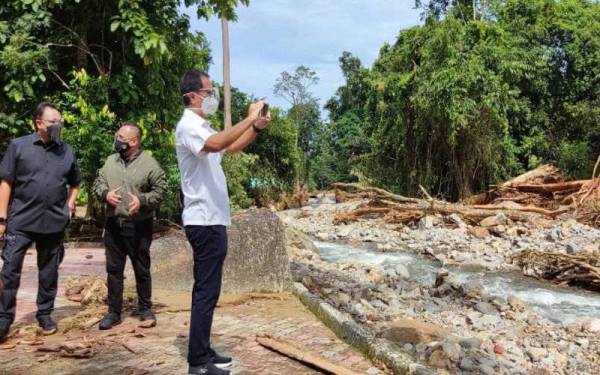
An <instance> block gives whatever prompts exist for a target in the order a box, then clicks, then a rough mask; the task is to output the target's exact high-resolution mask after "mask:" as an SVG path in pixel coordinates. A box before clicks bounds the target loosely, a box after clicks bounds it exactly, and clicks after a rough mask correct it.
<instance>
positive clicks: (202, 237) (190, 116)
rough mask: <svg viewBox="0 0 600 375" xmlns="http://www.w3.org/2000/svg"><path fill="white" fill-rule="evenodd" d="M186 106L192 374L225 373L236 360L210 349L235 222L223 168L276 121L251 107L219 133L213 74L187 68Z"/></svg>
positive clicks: (183, 141)
mask: <svg viewBox="0 0 600 375" xmlns="http://www.w3.org/2000/svg"><path fill="white" fill-rule="evenodd" d="M180 90H181V95H183V102H184V104H185V106H186V109H185V110H184V112H183V115H182V116H181V119H180V120H179V122H178V123H177V128H176V130H175V147H176V151H177V161H178V163H179V170H180V172H181V189H182V191H183V200H184V208H183V214H182V220H183V225H184V227H185V234H186V236H187V238H188V240H189V242H190V244H191V246H192V249H193V251H194V289H193V295H192V314H191V315H192V317H191V322H190V337H189V351H188V362H189V365H190V367H189V374H204V375H225V374H229V371H226V370H224V368H226V367H229V366H230V365H231V358H229V357H226V356H223V355H220V354H217V353H216V352H215V351H214V350H213V349H212V348H211V347H210V331H211V326H212V319H213V313H214V309H215V306H216V304H217V300H218V299H219V294H220V293H221V277H222V274H223V262H224V260H225V256H226V255H227V228H226V227H227V226H228V225H230V224H231V218H230V210H229V196H228V193H227V182H226V180H225V174H224V173H223V169H222V168H221V159H222V157H223V153H224V152H238V151H241V150H243V149H244V148H245V147H246V146H247V145H248V144H250V143H251V142H252V141H253V140H254V139H255V138H256V136H257V135H258V133H260V132H261V131H262V130H263V129H264V128H266V127H267V126H268V124H269V122H270V121H271V118H270V114H267V115H266V116H264V117H261V116H260V112H261V110H262V108H263V106H264V105H265V103H264V102H262V101H258V102H256V103H253V104H251V105H250V107H249V109H248V116H247V117H246V118H245V119H243V120H242V121H240V122H239V123H238V124H236V125H234V126H232V127H231V128H229V129H225V130H223V131H221V132H217V131H215V130H214V129H212V128H211V127H210V122H209V121H208V120H207V119H208V117H209V116H210V115H211V114H213V113H215V112H216V111H217V109H218V107H219V95H218V91H217V90H215V89H213V86H212V82H211V80H210V77H209V76H208V74H206V73H205V72H200V71H198V70H189V71H187V72H186V73H185V74H184V75H183V77H182V79H181V83H180Z"/></svg>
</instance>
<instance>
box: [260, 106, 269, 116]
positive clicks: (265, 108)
mask: <svg viewBox="0 0 600 375" xmlns="http://www.w3.org/2000/svg"><path fill="white" fill-rule="evenodd" d="M267 114H269V104H268V103H265V104H264V105H263V107H262V109H261V110H260V117H267Z"/></svg>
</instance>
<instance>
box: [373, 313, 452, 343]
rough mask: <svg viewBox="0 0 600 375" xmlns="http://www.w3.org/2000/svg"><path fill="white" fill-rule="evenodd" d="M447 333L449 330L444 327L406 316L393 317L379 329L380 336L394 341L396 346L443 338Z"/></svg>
mask: <svg viewBox="0 0 600 375" xmlns="http://www.w3.org/2000/svg"><path fill="white" fill-rule="evenodd" d="M448 334H449V331H448V330H447V329H446V328H444V327H441V326H438V325H436V324H433V323H427V322H423V321H419V320H414V319H408V318H399V319H395V320H393V321H391V322H390V323H389V324H387V325H386V326H385V327H384V328H383V329H382V331H381V335H382V337H384V338H386V339H388V340H390V341H392V342H394V343H395V344H397V345H398V346H403V345H404V344H413V345H415V344H420V343H428V342H431V341H434V340H440V339H443V338H445V337H446V336H447V335H448Z"/></svg>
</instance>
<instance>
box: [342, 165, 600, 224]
mask: <svg viewBox="0 0 600 375" xmlns="http://www.w3.org/2000/svg"><path fill="white" fill-rule="evenodd" d="M598 160H599V162H600V158H599V159H598ZM597 168H598V163H597V164H596V168H595V170H594V176H595V175H596V169H597ZM332 188H333V189H335V198H336V202H338V203H340V202H344V201H347V200H352V199H368V200H369V204H368V205H367V206H366V207H360V208H358V209H356V210H354V211H351V212H348V213H342V214H338V215H337V216H336V217H335V219H334V223H335V224H342V223H349V222H352V221H356V220H357V219H358V218H360V217H365V218H370V217H381V216H383V217H384V219H385V221H386V222H389V223H403V224H410V225H414V224H415V223H416V222H418V221H419V220H420V219H421V218H422V217H423V216H425V215H427V214H441V215H450V214H458V215H460V216H462V217H463V218H464V219H465V220H466V221H467V222H470V223H471V224H477V223H479V222H481V221H482V220H483V219H485V218H487V217H491V216H496V215H498V214H503V215H505V216H506V217H507V218H508V219H510V220H512V221H531V220H534V219H535V218H539V217H545V218H547V219H555V218H557V217H558V216H559V215H562V214H566V213H570V214H572V217H575V218H576V219H577V220H578V221H580V222H582V223H585V224H589V225H592V226H595V227H599V228H600V176H599V177H597V178H592V179H591V180H576V181H565V180H564V179H563V177H562V175H561V173H560V171H559V170H558V169H557V168H555V167H553V166H550V165H543V166H541V167H539V168H536V169H534V170H532V171H529V172H527V173H525V174H523V175H520V176H518V177H516V178H514V179H511V180H509V181H506V182H505V183H503V184H501V185H497V186H493V187H492V189H490V190H489V191H487V192H485V193H482V194H479V195H476V196H473V197H470V198H468V199H465V200H463V201H461V202H458V203H449V202H446V201H442V200H437V199H434V198H432V197H431V196H430V195H429V194H428V193H427V191H425V189H423V188H422V187H421V190H422V192H423V194H424V196H425V199H418V198H411V197H404V196H401V195H397V194H393V193H390V192H388V191H385V190H383V189H379V188H375V187H362V186H360V185H358V184H346V183H335V184H333V185H332Z"/></svg>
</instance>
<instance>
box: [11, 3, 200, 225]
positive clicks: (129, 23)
mask: <svg viewBox="0 0 600 375" xmlns="http://www.w3.org/2000/svg"><path fill="white" fill-rule="evenodd" d="M0 20H1V21H0V66H1V68H0V88H1V89H2V90H1V91H0V124H2V125H0V154H1V153H3V152H4V148H5V146H6V144H7V143H8V141H9V140H10V139H12V138H13V137H16V136H20V135H23V134H26V133H28V132H31V131H32V130H33V127H32V125H31V118H32V114H33V110H34V108H35V105H36V104H37V103H38V102H40V101H41V100H43V99H49V100H52V101H55V102H57V103H58V104H59V106H60V109H61V110H62V112H63V115H64V117H65V120H66V129H65V139H66V140H67V141H68V142H69V143H71V144H72V145H73V148H74V150H75V152H76V154H77V158H78V160H79V163H80V165H81V170H82V172H83V174H84V183H83V189H84V192H83V194H82V196H83V197H85V196H86V191H85V189H86V188H88V187H89V186H90V183H91V181H93V179H94V177H95V173H96V171H97V170H98V169H99V168H100V166H101V165H102V163H103V161H104V159H105V158H106V156H107V155H108V154H109V153H110V152H111V146H112V141H113V135H114V132H115V130H116V129H117V127H118V123H120V122H122V121H126V120H134V121H137V122H138V123H139V124H140V125H141V126H142V128H143V130H144V145H145V147H146V149H148V150H150V151H154V156H156V158H157V159H158V160H159V162H160V163H161V165H162V166H163V168H164V169H165V170H166V171H167V174H168V177H169V183H170V189H169V192H168V197H167V201H166V202H165V204H164V205H163V210H162V211H161V212H162V213H163V214H165V215H168V216H170V217H175V216H176V214H177V209H178V203H177V192H178V191H179V181H178V180H179V174H178V171H177V167H176V160H175V152H174V146H173V142H172V136H171V133H172V130H173V127H174V125H175V124H176V122H177V119H178V118H179V116H180V115H181V111H182V108H183V106H182V100H181V96H180V95H179V90H178V85H179V79H180V77H181V75H182V74H183V72H184V71H186V70H188V69H190V68H199V69H202V70H205V69H206V68H207V66H208V63H209V60H210V52H209V50H208V47H207V43H206V40H205V38H204V36H203V35H202V34H193V33H191V32H190V31H189V28H190V25H189V20H188V18H187V17H186V16H183V15H181V14H179V1H178V0H156V1H151V2H150V1H142V0H127V1H126V0H110V1H100V0H89V1H85V2H79V1H64V0H53V1H41V0H18V1H8V2H2V3H0ZM175 57H176V58H175ZM88 197H89V198H93V197H92V196H91V195H88ZM88 208H89V209H92V210H91V211H90V210H88V213H89V214H93V213H94V212H93V211H94V210H93V208H94V207H93V201H92V199H89V202H88Z"/></svg>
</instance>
